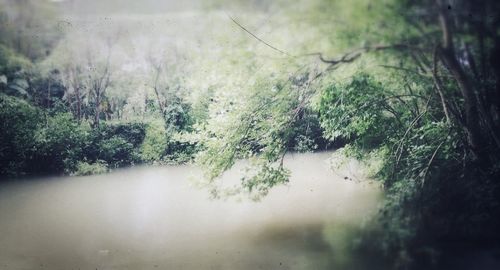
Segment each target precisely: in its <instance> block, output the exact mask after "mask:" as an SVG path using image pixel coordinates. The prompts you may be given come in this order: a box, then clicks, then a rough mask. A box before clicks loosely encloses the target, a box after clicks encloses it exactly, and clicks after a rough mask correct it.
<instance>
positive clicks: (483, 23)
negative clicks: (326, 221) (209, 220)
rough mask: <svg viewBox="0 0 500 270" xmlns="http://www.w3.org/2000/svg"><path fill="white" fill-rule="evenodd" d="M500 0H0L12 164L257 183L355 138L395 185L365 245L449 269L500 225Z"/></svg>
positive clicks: (0, 138) (1, 156) (4, 108)
mask: <svg viewBox="0 0 500 270" xmlns="http://www.w3.org/2000/svg"><path fill="white" fill-rule="evenodd" d="M499 5H500V3H499V2H497V1H492V0H480V1H465V0H449V1H445V0H436V1H431V0H425V1H413V0H400V1H397V0H381V1H370V0H351V1H344V0H337V1H333V0H308V1H305V0H304V1H285V0H275V1H259V0H254V1H226V0H212V1H182V3H181V2H179V1H141V3H140V4H139V2H137V1H120V4H119V5H118V4H117V1H71V0H67V1H34V0H18V1H14V0H2V1H0V22H1V23H0V36H1V37H2V38H1V39H0V120H1V121H0V124H1V125H2V126H1V128H0V165H1V166H0V175H1V176H2V177H13V176H20V175H34V174H62V173H66V174H77V175H88V174H92V173H103V172H106V171H108V170H109V169H114V168H118V167H123V166H129V165H133V164H139V163H169V164H171V163H181V162H192V161H193V162H196V164H197V165H199V166H200V167H201V168H202V169H203V171H204V175H205V179H204V180H203V183H202V184H204V185H205V186H206V187H207V188H208V189H209V190H210V193H211V194H212V195H213V196H214V197H221V196H224V195H226V194H234V193H235V192H237V193H245V194H248V195H249V196H251V197H252V198H254V199H259V198H260V197H261V196H264V195H265V194H267V192H268V191H269V189H270V188H272V187H274V186H276V185H281V184H286V183H287V181H288V176H289V172H288V170H287V169H286V168H285V167H284V165H283V157H284V155H285V154H286V153H287V152H290V151H298V152H305V151H320V150H323V149H330V148H339V147H343V150H342V151H339V153H343V154H344V155H345V156H346V157H348V158H353V157H354V158H357V159H360V160H364V161H365V162H367V163H370V164H375V163H376V164H378V166H373V167H376V168H377V169H376V170H375V171H374V172H373V177H374V178H377V179H379V180H380V181H381V182H382V183H383V184H384V187H385V191H386V195H387V196H386V199H385V203H384V206H382V207H381V210H380V215H379V219H378V220H375V221H373V222H374V224H375V226H374V229H372V230H370V231H365V232H363V236H364V237H363V241H360V242H359V243H358V244H356V245H353V248H355V249H357V250H358V251H359V252H367V251H370V252H372V253H376V255H377V256H374V257H377V258H380V259H383V260H386V261H387V263H389V264H390V265H391V266H393V267H394V268H401V269H408V268H413V269H423V268H425V269H428V268H432V267H434V268H436V269H439V268H440V267H441V268H442V267H445V266H447V265H446V258H447V256H451V254H454V252H455V251H456V249H458V248H469V249H477V248H478V247H484V246H497V245H498V243H499V240H500V234H499V231H498V227H499V226H500V223H499V218H498V217H499V216H500V215H499V213H500V204H499V198H500V189H499V183H498V179H500V166H499V164H500V163H499V161H500V160H499V158H500V156H499V155H500V154H499V153H500V139H499V138H500V94H499V93H500V64H499V63H500V61H499V56H500V30H499V29H500V19H499V18H500V16H499V15H500V14H499V12H500V6H499ZM239 159H248V160H249V161H250V165H249V168H248V169H247V174H246V175H245V176H244V177H242V179H239V182H235V183H231V184H230V188H229V189H228V186H227V185H226V184H224V183H221V182H220V176H221V175H222V174H223V173H224V172H225V171H227V170H228V169H230V168H232V167H233V165H234V164H235V162H236V161H237V160H239ZM374 159H376V160H374ZM457 242H459V243H460V246H459V247H458V246H457V245H454V243H457ZM478 243H480V245H479V244H478Z"/></svg>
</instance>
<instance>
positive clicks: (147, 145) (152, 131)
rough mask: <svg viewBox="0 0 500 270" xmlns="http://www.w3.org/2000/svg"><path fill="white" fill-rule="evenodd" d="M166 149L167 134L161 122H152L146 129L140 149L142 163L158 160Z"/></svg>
mask: <svg viewBox="0 0 500 270" xmlns="http://www.w3.org/2000/svg"><path fill="white" fill-rule="evenodd" d="M166 148H167V132H166V130H165V125H164V123H163V121H152V122H150V123H149V124H148V127H147V128H146V136H145V138H144V141H143V143H142V145H141V148H140V153H141V154H140V155H141V159H142V160H143V161H147V162H152V161H158V160H160V159H161V158H162V157H163V156H164V155H165V151H166Z"/></svg>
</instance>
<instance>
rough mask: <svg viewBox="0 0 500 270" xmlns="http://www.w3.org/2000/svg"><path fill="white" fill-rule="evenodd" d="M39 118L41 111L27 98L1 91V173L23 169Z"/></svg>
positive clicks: (30, 149)
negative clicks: (8, 94) (16, 96)
mask: <svg viewBox="0 0 500 270" xmlns="http://www.w3.org/2000/svg"><path fill="white" fill-rule="evenodd" d="M41 121H42V117H41V114H40V111H39V110H37V109H36V108H35V107H33V106H31V105H30V104H28V103H27V102H26V101H24V100H21V99H18V98H15V97H9V96H6V95H4V94H0V176H7V175H8V176H12V175H17V174H22V173H24V172H26V168H27V166H28V164H27V162H28V160H29V159H30V156H31V155H32V154H33V147H34V141H35V140H34V139H35V130H36V129H37V126H38V124H39V123H40V122H41Z"/></svg>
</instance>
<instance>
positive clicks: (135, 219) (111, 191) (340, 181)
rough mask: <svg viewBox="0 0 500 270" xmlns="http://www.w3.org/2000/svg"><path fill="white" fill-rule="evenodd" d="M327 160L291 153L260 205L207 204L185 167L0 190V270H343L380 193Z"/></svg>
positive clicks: (30, 183)
mask: <svg viewBox="0 0 500 270" xmlns="http://www.w3.org/2000/svg"><path fill="white" fill-rule="evenodd" d="M330 155H331V153H317V154H294V155H289V156H288V157H287V158H286V160H285V165H286V166H287V167H288V168H290V169H291V171H292V178H291V182H290V184H289V185H288V186H283V187H278V188H275V189H273V190H272V191H271V193H270V194H269V195H268V196H267V197H266V198H264V199H263V200H262V201H260V202H252V201H248V200H243V201H237V200H234V199H231V200H225V201H211V200H209V199H208V194H207V191H206V190H197V189H196V188H193V187H192V186H191V185H190V181H189V180H188V179H189V178H190V177H196V175H197V174H198V173H199V172H198V171H197V170H196V169H195V168H193V167H191V166H173V167H135V168H130V169H124V170H119V171H116V172H113V173H111V174H106V175H98V176H90V177H60V178H51V179H38V180H29V181H18V182H16V183H8V184H2V187H0V269H54V270H57V269H61V270H62V269H64V270H68V269H82V270H83V269H92V270H94V269H228V270H238V269H249V270H250V269H252V270H254V269H342V267H341V266H342V265H346V264H347V263H348V262H349V261H352V260H362V259H363V258H356V257H353V256H352V254H350V253H349V248H347V247H348V246H350V244H351V243H352V242H353V241H357V239H356V235H355V234H353V233H352V231H353V230H354V229H356V228H359V227H360V226H363V224H364V223H365V222H366V220H367V219H368V218H369V217H370V216H371V215H372V214H373V213H374V212H375V211H376V206H377V202H378V201H379V196H380V189H379V188H378V187H377V185H376V184H374V183H370V182H367V181H362V178H363V175H362V173H361V172H360V171H359V169H358V167H357V166H356V165H355V164H350V165H349V166H347V167H345V168H343V169H342V170H337V171H335V172H334V171H332V170H331V169H330V168H329V165H328V163H327V159H328V157H329V156H330ZM237 174H238V172H237V171H234V172H231V173H229V174H227V176H226V177H227V178H235V176H236V175H237ZM346 176H347V177H350V178H352V179H353V180H349V179H348V180H345V179H344V178H345V177H346ZM356 180H361V181H356Z"/></svg>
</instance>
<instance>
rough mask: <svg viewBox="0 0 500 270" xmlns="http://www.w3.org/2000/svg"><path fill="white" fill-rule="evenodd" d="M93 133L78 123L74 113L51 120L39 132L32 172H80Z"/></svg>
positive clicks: (36, 134) (34, 149)
mask: <svg viewBox="0 0 500 270" xmlns="http://www.w3.org/2000/svg"><path fill="white" fill-rule="evenodd" d="M88 134H89V130H88V128H85V126H83V125H80V124H78V122H76V121H75V120H74V119H73V116H72V115H71V114H70V113H61V114H56V115H54V116H52V117H48V118H47V121H46V123H45V125H43V126H42V127H40V128H39V129H38V130H36V131H35V146H34V147H33V149H32V151H33V155H32V159H31V160H30V167H29V168H28V169H29V172H30V173H32V174H34V173H60V172H71V171H73V170H74V169H76V166H77V163H78V161H79V160H82V159H83V158H84V152H83V151H82V146H83V145H84V143H85V141H87V139H88Z"/></svg>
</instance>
